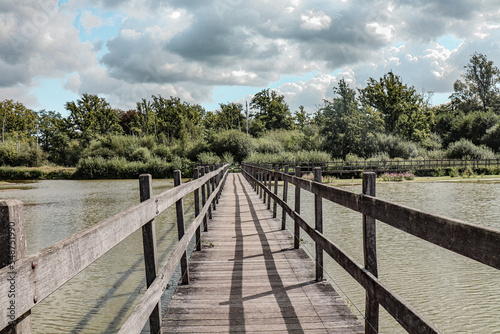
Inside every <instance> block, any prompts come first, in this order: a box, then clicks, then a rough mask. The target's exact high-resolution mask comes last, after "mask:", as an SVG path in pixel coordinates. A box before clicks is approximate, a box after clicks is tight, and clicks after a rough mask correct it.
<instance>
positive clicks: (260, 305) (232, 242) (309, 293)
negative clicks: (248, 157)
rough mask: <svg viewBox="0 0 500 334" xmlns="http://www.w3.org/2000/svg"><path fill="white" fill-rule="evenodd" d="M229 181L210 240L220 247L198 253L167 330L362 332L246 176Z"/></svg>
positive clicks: (168, 318) (231, 177) (170, 308)
mask: <svg viewBox="0 0 500 334" xmlns="http://www.w3.org/2000/svg"><path fill="white" fill-rule="evenodd" d="M226 182H227V184H226V186H225V187H224V191H223V193H222V194H221V197H220V205H219V208H218V210H217V211H216V212H214V214H213V220H212V221H211V228H210V231H209V232H208V233H206V234H205V235H204V238H206V239H207V240H210V241H212V242H213V243H214V247H211V248H210V247H204V248H203V251H202V252H196V253H193V255H192V258H191V261H190V273H191V283H190V285H189V286H179V287H178V289H177V291H176V292H175V294H174V296H173V299H172V301H171V303H170V304H169V306H168V308H167V311H166V314H165V315H164V326H163V331H164V332H165V333H181V332H186V333H200V332H207V333H209V332H214V333H215V332H217V333H229V332H231V333H233V332H246V333H249V332H260V333H273V332H274V331H276V332H287V333H295V332H297V333H298V332H301V333H303V332H304V331H307V332H308V333H309V332H312V333H314V332H316V331H318V332H321V331H323V332H325V333H328V332H330V333H334V332H339V333H362V332H363V326H362V325H361V323H360V322H359V321H358V320H357V318H356V317H355V316H354V315H353V314H352V313H351V311H350V310H349V308H348V307H347V306H346V304H345V303H344V302H343V300H342V299H341V298H340V297H339V296H338V294H337V293H336V292H335V291H334V290H333V288H332V287H331V286H330V285H329V284H327V283H326V282H316V281H315V280H314V278H315V277H314V263H313V262H312V261H311V260H310V259H309V258H308V256H307V254H305V252H304V251H303V250H302V249H298V250H295V249H293V247H292V246H293V240H291V238H290V234H289V233H288V232H287V231H283V230H281V220H278V219H273V217H272V215H273V213H272V211H267V210H264V209H265V208H266V207H267V204H268V203H266V204H263V203H262V202H261V201H259V200H258V198H259V196H258V194H257V193H254V192H252V191H251V188H250V185H248V184H247V183H246V182H244V181H243V179H242V177H241V175H238V174H231V175H229V176H228V178H227V181H226ZM265 182H266V183H268V179H265ZM266 188H267V190H268V191H269V192H273V189H271V190H270V189H269V188H268V187H267V185H266ZM273 195H274V194H273ZM274 196H276V195H274ZM268 198H269V199H271V198H273V197H272V196H271V197H268ZM224 240H225V241H224Z"/></svg>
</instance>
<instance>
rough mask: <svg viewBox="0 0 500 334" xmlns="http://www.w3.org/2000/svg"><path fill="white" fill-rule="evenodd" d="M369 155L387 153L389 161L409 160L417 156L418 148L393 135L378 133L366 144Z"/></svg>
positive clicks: (412, 143)
mask: <svg viewBox="0 0 500 334" xmlns="http://www.w3.org/2000/svg"><path fill="white" fill-rule="evenodd" d="M368 146H369V147H370V148H369V150H367V151H370V152H372V153H371V154H370V155H374V154H379V153H387V154H388V155H389V156H390V157H391V159H394V158H403V159H410V158H416V157H418V156H419V153H420V152H419V146H418V145H417V144H415V143H414V142H410V141H407V140H404V139H401V138H399V137H397V136H394V135H389V134H382V133H379V134H377V135H376V136H375V137H374V140H373V141H372V142H370V143H368Z"/></svg>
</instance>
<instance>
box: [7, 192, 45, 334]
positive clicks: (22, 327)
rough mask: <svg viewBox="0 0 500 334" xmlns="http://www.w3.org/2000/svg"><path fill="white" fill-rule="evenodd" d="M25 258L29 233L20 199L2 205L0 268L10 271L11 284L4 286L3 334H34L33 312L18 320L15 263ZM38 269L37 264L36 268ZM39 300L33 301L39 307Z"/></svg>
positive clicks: (8, 281) (17, 287)
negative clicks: (6, 319) (4, 316)
mask: <svg viewBox="0 0 500 334" xmlns="http://www.w3.org/2000/svg"><path fill="white" fill-rule="evenodd" d="M24 257H26V230H25V224H24V210H23V203H22V202H21V201H19V200H17V199H8V200H2V201H0V268H4V267H9V272H8V275H9V280H7V281H6V282H2V283H1V284H8V285H7V286H8V287H9V288H8V290H7V291H8V293H9V294H8V297H9V299H10V300H9V301H10V304H8V305H2V306H1V307H5V308H6V309H7V310H8V313H7V317H8V318H9V319H10V321H9V325H8V326H7V327H5V328H4V329H3V330H0V333H2V334H16V333H22V334H24V333H27V334H29V333H31V332H32V330H31V329H32V327H31V311H28V312H26V313H24V314H23V315H22V316H21V317H19V318H18V319H17V320H15V319H16V316H17V314H18V312H16V299H15V296H16V290H17V289H20V287H19V286H18V285H17V284H16V279H17V276H16V275H17V270H16V261H18V260H21V259H22V258H24ZM34 266H36V263H35V264H34ZM36 298H37V297H36V296H33V300H34V302H35V303H36V302H37V301H36Z"/></svg>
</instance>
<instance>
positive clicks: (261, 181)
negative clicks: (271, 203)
mask: <svg viewBox="0 0 500 334" xmlns="http://www.w3.org/2000/svg"><path fill="white" fill-rule="evenodd" d="M257 175H258V180H259V182H260V183H263V182H264V174H263V173H262V171H261V170H259V171H258V172H257ZM262 191H263V190H262V187H261V186H260V185H259V186H258V192H259V198H262Z"/></svg>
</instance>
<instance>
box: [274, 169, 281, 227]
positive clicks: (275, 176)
mask: <svg viewBox="0 0 500 334" xmlns="http://www.w3.org/2000/svg"><path fill="white" fill-rule="evenodd" d="M279 168H280V166H279V165H278V164H275V165H274V194H275V195H278V172H279ZM277 211H278V202H277V201H276V200H275V201H274V203H273V218H276V215H277Z"/></svg>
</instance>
